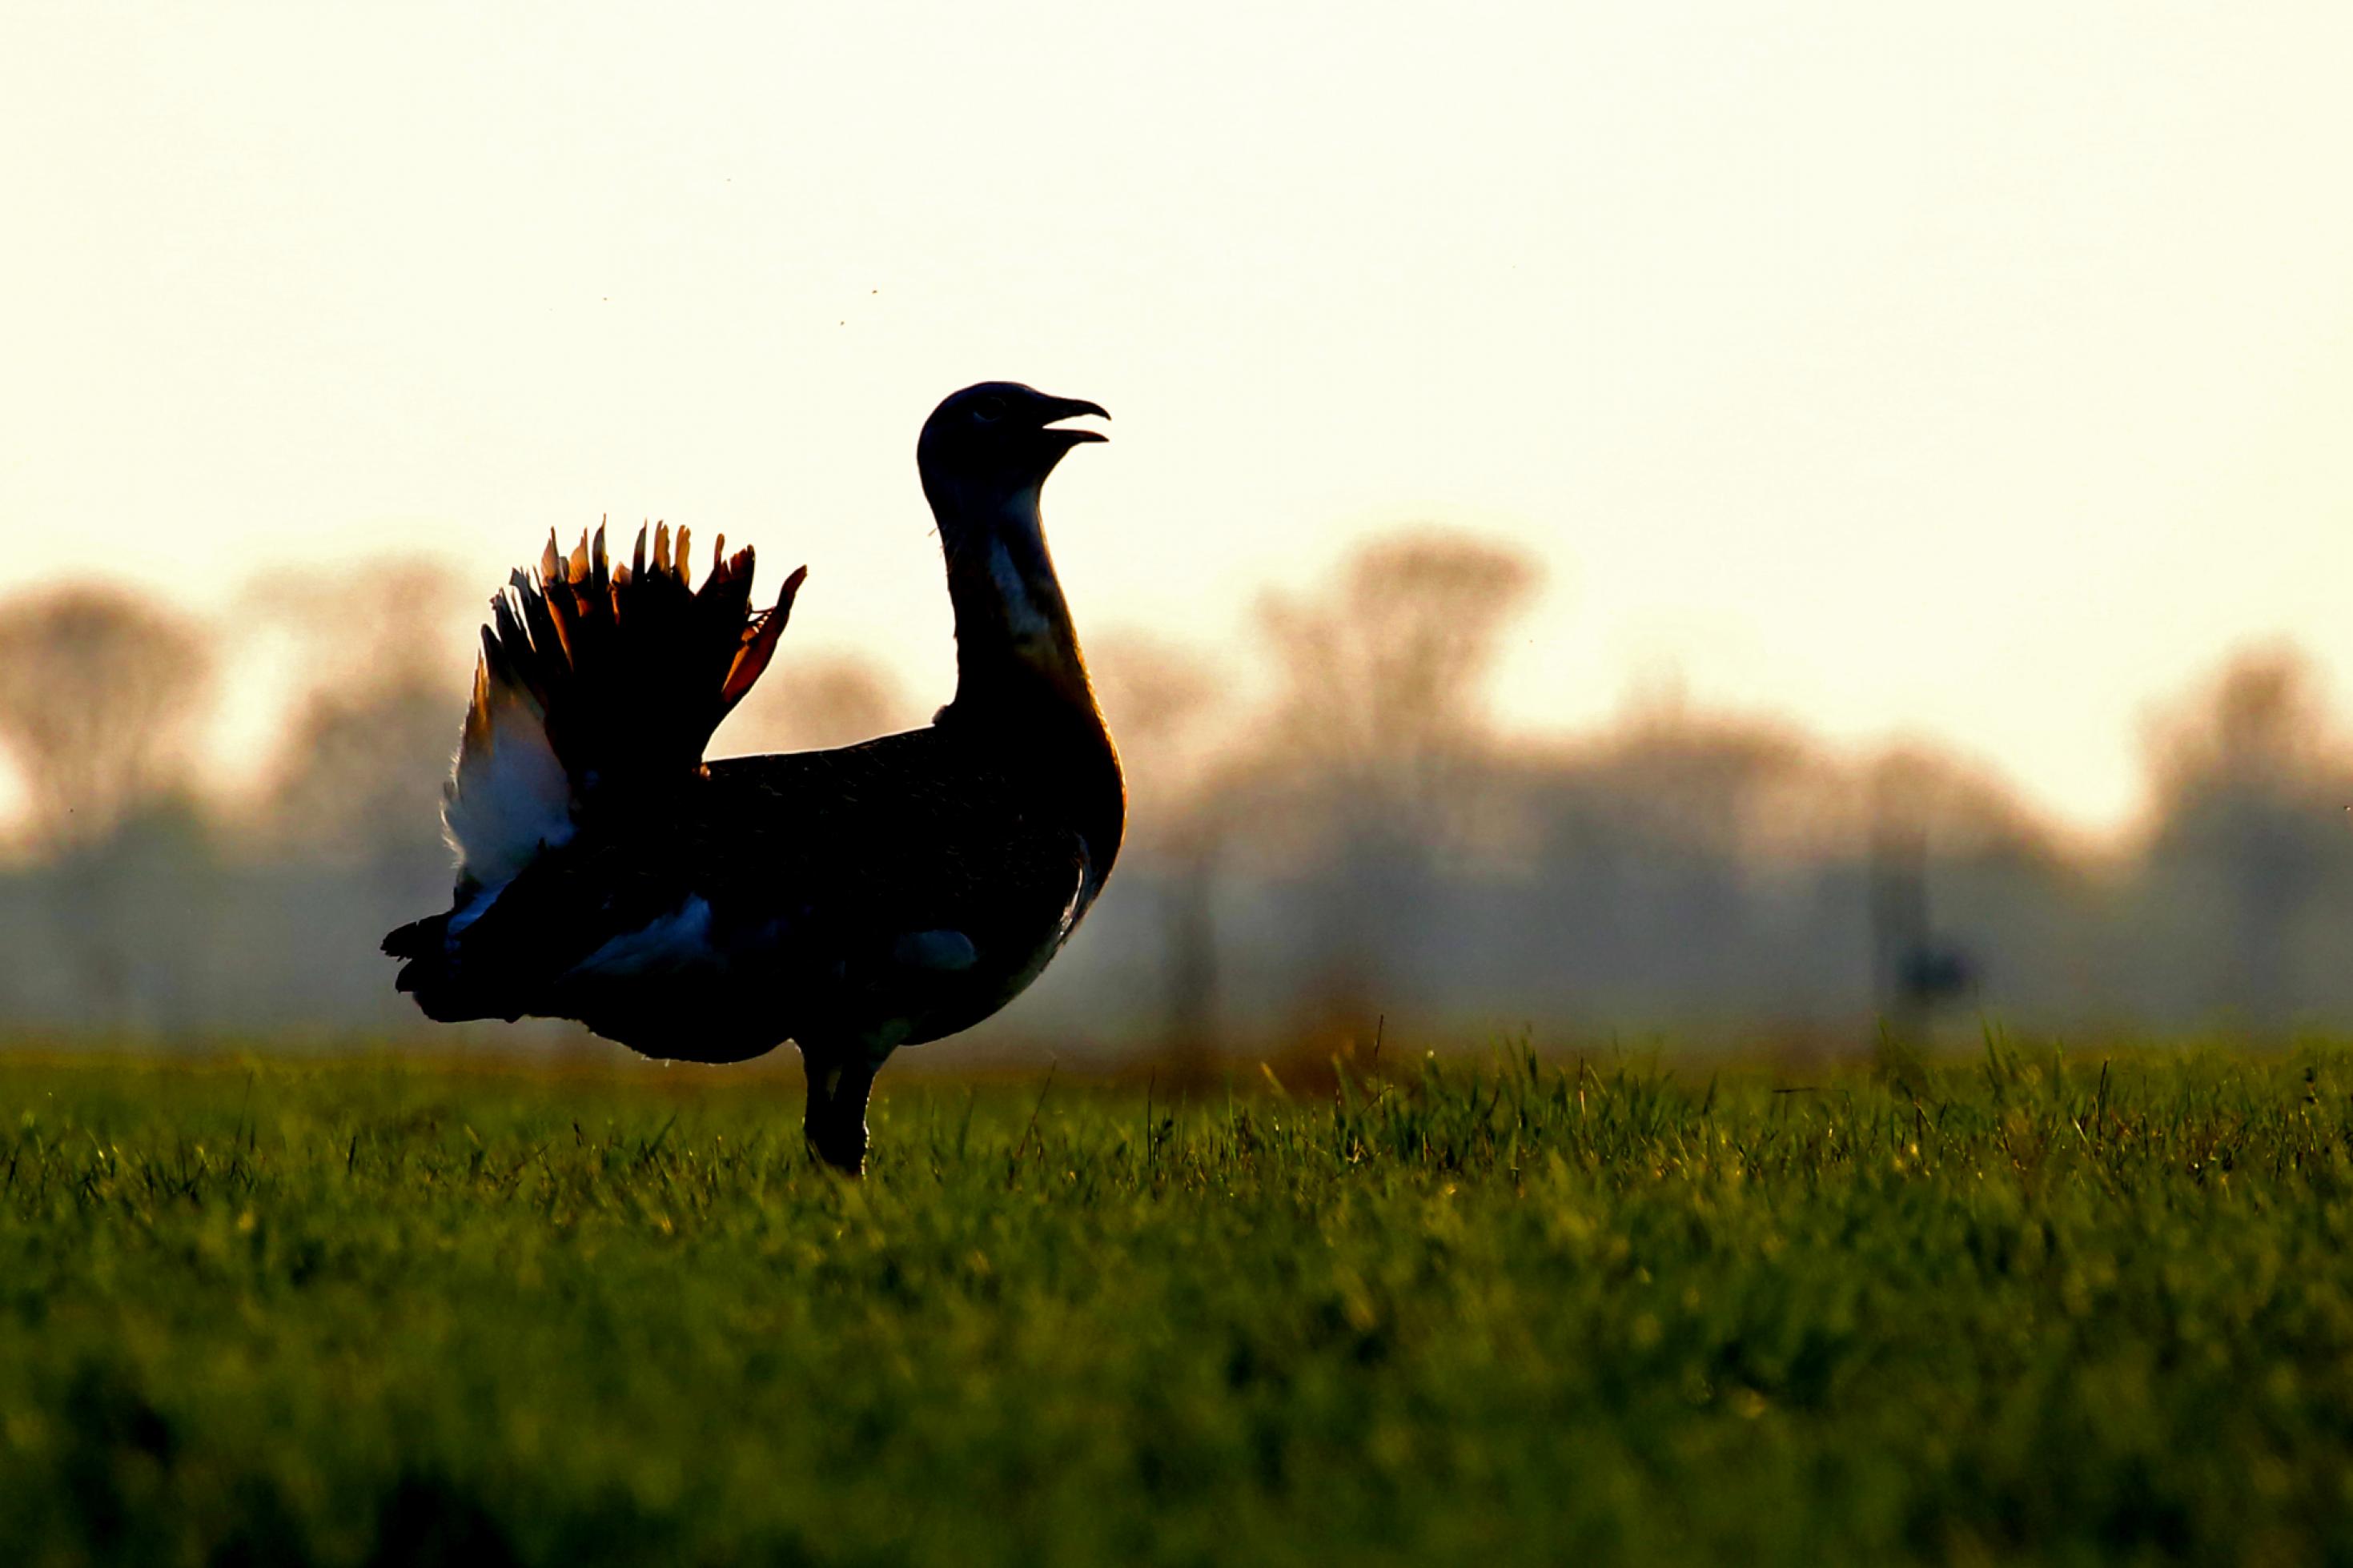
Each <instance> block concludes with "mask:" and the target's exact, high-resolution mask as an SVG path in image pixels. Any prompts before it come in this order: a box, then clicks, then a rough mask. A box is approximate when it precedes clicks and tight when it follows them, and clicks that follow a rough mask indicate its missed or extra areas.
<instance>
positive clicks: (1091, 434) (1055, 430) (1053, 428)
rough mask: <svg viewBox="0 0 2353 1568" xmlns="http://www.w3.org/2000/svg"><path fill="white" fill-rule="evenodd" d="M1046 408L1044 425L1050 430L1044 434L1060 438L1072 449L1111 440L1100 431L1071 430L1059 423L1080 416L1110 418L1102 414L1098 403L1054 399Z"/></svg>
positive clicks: (1073, 398) (1101, 407)
mask: <svg viewBox="0 0 2353 1568" xmlns="http://www.w3.org/2000/svg"><path fill="white" fill-rule="evenodd" d="M1047 408H1048V413H1047V415H1046V419H1045V423H1046V425H1047V426H1050V428H1049V429H1048V430H1047V431H1046V434H1048V435H1050V436H1060V437H1062V438H1063V439H1064V440H1066V441H1068V442H1070V444H1071V446H1073V447H1076V446H1079V445H1081V444H1082V443H1084V442H1088V441H1107V440H1109V439H1110V438H1111V437H1108V436H1105V435H1104V434H1103V432H1102V431H1100V430H1087V429H1072V428H1070V427H1068V426H1063V425H1062V423H1061V421H1063V420H1065V419H1076V418H1078V417H1079V416H1081V415H1092V416H1094V417H1095V418H1097V419H1108V418H1110V417H1111V416H1110V415H1109V414H1106V413H1105V412H1103V405H1102V404H1100V403H1089V402H1087V401H1086V400H1085V399H1083V398H1078V397H1056V398H1050V399H1049V400H1048V402H1047Z"/></svg>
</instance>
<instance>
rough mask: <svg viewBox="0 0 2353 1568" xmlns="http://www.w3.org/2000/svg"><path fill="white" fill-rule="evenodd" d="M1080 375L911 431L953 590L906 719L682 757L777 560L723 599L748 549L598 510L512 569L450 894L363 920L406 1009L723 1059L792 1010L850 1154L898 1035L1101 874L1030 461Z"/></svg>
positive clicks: (451, 794)
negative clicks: (952, 647)
mask: <svg viewBox="0 0 2353 1568" xmlns="http://www.w3.org/2000/svg"><path fill="white" fill-rule="evenodd" d="M1101 412H1102V410H1100V409H1099V408H1097V407H1095V406H1094V405H1092V404H1082V403H1074V402H1071V401H1068V400H1063V399H1055V398H1049V397H1045V396H1043V395H1040V394H1038V393H1035V392H1033V391H1031V390H1030V389H1029V388H1027V387H1021V386H1017V385H1014V384H1009V383H994V384H984V385H981V386H977V387H972V388H967V389H966V390H965V392H962V393H959V394H956V395H955V396H953V397H950V398H949V399H948V400H947V401H946V402H945V403H944V404H942V405H941V406H940V408H939V410H938V411H936V412H935V413H934V415H933V416H932V419H931V421H930V422H929V423H928V424H927V425H926V426H925V427H924V434H923V442H922V443H921V445H920V446H919V447H918V458H919V465H920V467H921V469H922V472H923V481H924V489H925V491H926V493H927V495H928V497H929V499H930V500H931V502H932V507H933V510H934V516H935V518H936V519H937V521H938V522H939V526H940V536H941V543H942V547H943V550H944V554H945V556H946V560H947V569H948V587H949V597H950V599H951V602H952V603H953V605H954V606H955V622H956V640H957V689H956V694H955V700H954V701H952V702H950V703H949V704H948V705H947V706H946V707H944V708H943V709H942V710H940V712H939V714H938V715H937V716H936V718H935V719H934V721H933V722H932V723H931V724H930V725H929V726H927V727H925V728H923V729H920V730H914V731H907V732H905V733H902V734H896V735H885V736H882V737H881V738H879V739H876V740H872V741H868V742H863V743H862V744H860V745H854V746H847V747H841V748H839V749H836V750H831V751H820V752H789V753H785V754H780V755H773V756H755V757H737V758H729V759H723V760H718V761H713V762H709V763H705V762H703V761H702V754H701V753H702V746H703V744H704V742H706V741H707V740H708V738H709V735H710V733H711V731H712V729H713V728H715V727H716V725H717V724H718V722H719V721H720V719H722V718H723V717H724V716H725V713H726V711H727V710H729V709H731V708H732V707H733V705H734V703H735V702H736V701H738V700H741V698H742V696H743V694H744V692H745V691H748V690H749V689H751V686H752V684H753V682H754V681H755V680H757V679H758V678H759V675H760V673H761V671H762V670H763V669H764V668H765V666H766V664H767V661H768V659H769V658H770V657H771V656H772V654H773V653H774V651H775V648H776V641H777V638H778V637H779V636H780V635H781V633H782V631H783V628H784V624H785V620H786V616H788V614H789V613H790V609H791V605H792V601H793V598H794V595H795V594H796V593H797V589H798V587H799V584H800V583H801V581H802V578H803V574H802V573H795V574H793V576H792V577H791V578H790V579H788V580H787V582H786V585H785V589H784V592H783V595H782V596H781V597H780V598H779V600H778V601H777V604H776V606H775V608H773V609H771V610H767V611H764V612H758V613H754V612H753V611H751V609H750V597H749V595H750V583H751V575H752V567H753V556H752V552H750V551H748V550H746V551H744V552H740V553H739V554H737V555H735V556H733V557H730V556H727V555H726V554H725V552H724V549H723V547H722V548H720V549H719V550H717V551H714V553H713V564H712V572H711V574H710V577H709V578H708V580H706V582H705V583H704V584H703V585H702V588H701V589H700V590H699V591H694V590H690V589H689V588H688V587H687V580H686V557H685V550H686V544H687V538H686V535H685V533H684V531H681V534H680V536H679V539H678V542H677V544H676V547H675V548H673V547H672V545H671V542H670V539H669V537H668V534H667V531H662V530H657V531H656V532H655V534H654V536H653V552H652V554H651V557H650V558H649V557H648V556H647V554H646V549H645V546H646V541H645V539H644V538H643V537H642V536H641V537H640V540H639V542H638V552H637V555H636V557H635V558H634V560H633V562H632V563H630V564H628V565H625V566H620V567H614V566H611V565H610V564H609V563H607V559H606V555H605V549H604V540H603V537H602V532H601V531H599V534H598V537H597V539H596V541H595V542H594V543H593V544H592V543H591V542H588V541H586V540H584V541H583V542H582V544H581V546H580V548H578V549H576V550H575V551H573V552H571V554H570V555H569V556H568V557H566V556H562V555H559V554H558V553H557V552H556V551H555V549H554V545H553V544H552V543H551V545H550V547H549V550H548V552H547V553H546V554H545V556H544V557H543V560H542V562H541V564H540V571H539V574H538V576H537V578H536V579H535V580H534V579H533V578H530V577H527V576H525V575H523V574H516V577H515V579H514V581H513V584H512V591H511V593H510V594H509V595H504V596H502V597H501V600H500V601H499V602H498V604H497V605H496V613H495V617H494V622H493V625H492V626H490V627H486V628H485V630H484V633H483V644H484V647H483V658H482V662H481V665H480V668H479V669H478V672H477V676H476V680H475V690H474V700H473V703H472V706H471V708H470V710H469V713H468V717H467V724H466V730H465V735H464V739H463V742H461V747H460V751H459V760H458V763H457V767H456V771H455V773H454V776H453V777H452V779H451V782H450V784H449V787H448V799H447V806H446V809H445V812H444V817H445V822H446V825H447V826H448V832H449V837H450V839H451V842H452V844H453V845H454V846H455V847H456V848H457V850H458V854H459V876H458V885H457V889H456V892H455V895H454V897H453V902H452V907H451V909H450V910H448V912H447V913H445V914H441V915H436V916H433V917H430V918H428V919H427V920H424V921H417V922H415V923H414V924H411V925H408V926H404V927H402V928H401V929H400V930H398V931H395V932H393V933H392V934H391V935H390V936H389V937H387V938H386V939H385V951H386V952H391V953H393V954H395V955H396V956H400V957H404V958H406V959H407V960H408V963H406V965H405V966H404V968H403V969H402V971H401V973H400V978H399V981H398V983H397V984H399V986H400V988H401V989H403V990H405V991H408V992H410V993H412V994H414V995H415V996H416V998H417V1004H418V1005H419V1006H420V1007H422V1008H423V1009H424V1011H425V1012H426V1013H427V1015H428V1016H432V1017H435V1018H438V1019H444V1020H452V1019H460V1018H479V1017H505V1018H514V1017H520V1016H524V1015H533V1016H555V1017H566V1018H574V1019H577V1020H579V1021H580V1022H582V1023H584V1024H586V1026H588V1027H589V1028H591V1029H593V1030H595V1031H596V1032H597V1033H598V1034H600V1035H604V1036H606V1037H608V1038H611V1039H614V1040H617V1041H619V1042H621V1043H622V1044H624V1045H627V1046H628V1047H632V1048H633V1049H636V1050H638V1051H640V1052H643V1053H645V1054H646V1055H649V1056H654V1057H661V1058H678V1059H686V1060H694V1061H712V1062H726V1061H740V1060H744V1059H745V1058H751V1057H755V1056H759V1055H761V1054H763V1053H765V1052H766V1051H768V1050H771V1049H773V1048H774V1047H776V1046H777V1045H779V1044H781V1043H783V1042H784V1041H786V1040H787V1039H789V1040H791V1041H792V1042H794V1043H795V1044H796V1045H797V1047H799V1048H800V1051H801V1054H802V1057H803V1060H804V1063H805V1064H806V1066H807V1069H808V1077H809V1085H810V1094H809V1105H808V1112H807V1123H806V1125H807V1132H808V1135H809V1140H810V1142H811V1144H812V1146H813V1147H814V1148H816V1150H817V1151H818V1153H820V1154H821V1155H823V1156H824V1157H825V1158H826V1159H828V1161H830V1162H832V1163H835V1164H837V1165H839V1166H842V1167H843V1168H846V1169H849V1170H853V1171H854V1170H856V1169H858V1168H859V1167H860V1163H862V1160H863V1157H864V1152H865V1142H866V1134H865V1126H864V1108H865V1101H866V1091H867V1089H868V1087H869V1086H870V1085H871V1081H872V1079H873V1074H874V1071H875V1069H876V1068H879V1067H880V1066H881V1063H882V1061H883V1060H884V1059H885V1058H887V1057H888V1056H889V1055H890V1054H891V1052H892V1051H893V1050H895V1049H897V1048H899V1047H902V1046H912V1045H919V1044H922V1043H923V1042H925V1041H929V1040H935V1039H938V1038H940V1037H943V1036H946V1035H951V1034H955V1033H956V1032H958V1031H960V1030H962V1029H965V1028H969V1027H970V1026H973V1025H974V1024H976V1023H978V1022H979V1021H980V1020H982V1019H984V1018H986V1017H987V1016H989V1015H991V1014H992V1013H995V1012H996V1011H997V1009H998V1008H1000V1007H1002V1006H1003V1005H1005V1004H1006V1003H1008V1002H1009V1001H1010V1000H1012V999H1013V997H1015V996H1016V995H1018V994H1019V993H1020V992H1021V991H1022V990H1023V989H1024V988H1025V987H1026V986H1028V985H1029V983H1030V982H1031V981H1032V980H1034V979H1036V978H1037V976H1038V974H1039V973H1040V972H1041V971H1042V970H1043V969H1044V968H1045V966H1046V964H1047V963H1049V962H1050V960H1051V959H1052V958H1053V956H1054V954H1055V953H1056V952H1058V951H1059V950H1060V947H1061V944H1062V943H1063V942H1065V941H1066V940H1067V939H1068V938H1069V936H1070V934H1071V931H1072V930H1073V929H1075V928H1076V926H1077V925H1078V923H1079V921H1081V919H1082V918H1083V917H1084V915H1085V913H1086V911H1087V910H1088V908H1089V907H1090V906H1091V905H1092V902H1093V901H1094V899H1095V896H1096V894H1097V893H1098V892H1099V891H1100V890H1101V889H1102V887H1103V881H1104V879H1105V878H1106V877H1108V876H1109V875H1110V872H1111V868H1112V865H1113V861H1114V860H1115V859H1116V858H1117V857H1118V853H1119V847H1120V840H1121V837H1122V833H1123V829H1124V822H1125V792H1124V784H1123V781H1122V777H1121V773H1120V766H1119V758H1118V753H1117V751H1116V750H1115V748H1114V747H1113V743H1112V740H1111V736H1110V734H1109V732H1108V731H1107V730H1106V729H1105V728H1104V725H1103V718H1102V715H1101V712H1100V711H1099V710H1098V709H1097V708H1096V706H1095V702H1094V696H1093V691H1092V687H1091V685H1090V684H1089V682H1088V679H1087V674H1086V666H1085V661H1084V658H1083V656H1082V653H1081V651H1080V647H1079V643H1078V638H1077V635H1076V632H1075V630H1074V629H1073V628H1072V626H1071V617H1070V611H1069V607H1068V605H1067V603H1066V601H1065V600H1064V598H1063V595H1062V592H1061V587H1060V582H1059V580H1058V579H1057V577H1056V575H1055V573H1054V569H1053V563H1052V560H1051V557H1050V554H1049V553H1048V552H1047V549H1046V542H1045V535H1044V531H1043V526H1042V522H1041V520H1040V517H1039V499H1038V498H1039V487H1040V486H1041V485H1042V483H1043V481H1044V479H1045V477H1046V475H1047V474H1048V473H1050V471H1051V470H1052V468H1053V466H1054V464H1055V463H1056V462H1057V461H1059V460H1060V457H1061V456H1062V455H1063V454H1064V453H1065V452H1067V451H1068V450H1069V449H1070V447H1071V446H1074V445H1077V444H1079V443H1080V442H1081V441H1084V440H1100V439H1101V438H1102V437H1099V436H1096V435H1095V434H1093V433H1092V432H1090V431H1085V430H1078V429H1070V428H1051V427H1050V423H1051V422H1052V421H1054V420H1058V419H1062V418H1067V417H1069V416H1071V415H1074V414H1098V415H1099V414H1101Z"/></svg>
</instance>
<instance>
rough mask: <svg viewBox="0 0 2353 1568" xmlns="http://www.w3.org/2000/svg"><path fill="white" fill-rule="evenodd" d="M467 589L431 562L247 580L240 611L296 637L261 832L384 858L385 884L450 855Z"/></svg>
mask: <svg viewBox="0 0 2353 1568" xmlns="http://www.w3.org/2000/svg"><path fill="white" fill-rule="evenodd" d="M465 600H466V595H464V594H463V593H462V592H461V591H460V590H459V586H458V583H457V578H456V576H455V575H454V574H452V572H451V571H450V570H449V569H448V567H447V566H446V565H444V564H443V563H438V562H432V561H387V562H375V563H364V564H362V565H361V566H359V567H357V568H355V569H353V570H352V571H349V572H344V573H338V574H335V576H334V577H333V578H332V579H325V580H322V579H321V578H320V577H318V576H315V575H311V574H304V575H301V576H299V577H297V576H277V577H271V578H267V579H264V580H262V581H260V582H259V583H257V584H254V586H253V587H252V588H251V589H250V590H248V594H247V595H246V611H247V613H246V615H245V616H243V617H241V619H242V623H243V625H244V626H246V628H247V629H248V634H249V635H257V636H275V637H283V638H285V639H287V640H288V641H289V642H290V645H291V646H290V662H291V666H292V669H293V672H294V673H293V681H294V685H295V692H294V696H293V700H292V703H291V709H292V711H291V714H290V718H289V720H288V722H287V728H286V732H285V736H284V739H283V741H282V742H281V746H280V753H279V760H278V764H277V767H276V768H275V770H274V777H273V782H272V785H271V788H270V790H269V795H268V796H267V800H266V804H265V808H264V809H265V821H264V823H263V825H262V826H263V829H264V836H265V837H267V838H268V839H269V840H270V841H272V842H273V843H275V844H276V845H277V846H278V847H280V848H281V849H285V850H290V851H291V852H292V853H294V854H295V855H297V856H299V857H301V858H312V859H330V860H336V861H341V862H344V863H354V864H363V865H367V866H372V867H375V868H379V869H381V870H382V871H383V872H384V873H385V875H386V876H387V877H389V878H390V879H391V882H392V887H391V888H390V889H386V891H387V893H388V894H389V893H391V892H394V891H396V890H398V889H401V888H402V887H404V886H406V884H407V881H408V879H407V878H406V876H405V875H404V871H405V870H406V868H413V867H414V866H416V865H417V863H418V862H419V861H420V859H421V860H427V861H430V862H432V863H434V864H435V865H436V866H438V865H439V864H440V863H441V862H442V861H443V859H444V857H443V854H442V851H441V848H440V844H439V835H438V831H437V828H436V824H437V822H438V819H439V813H440V791H441V784H442V781H443V780H444V779H446V778H447V777H448V773H449V758H450V753H451V752H452V751H453V749H454V748H455V746H456V744H457V738H458V729H459V719H460V716H461V714H462V712H463V708H464V698H463V695H462V694H463V691H464V686H463V685H462V683H461V681H462V678H461V676H460V673H459V672H460V671H461V670H462V669H463V668H465V660H466V659H467V657H468V655H469V653H470V647H471V644H470V639H467V638H465V637H461V636H460V635H459V627H460V626H462V625H463V624H464V621H463V618H464V616H465V614H466V603H465Z"/></svg>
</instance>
